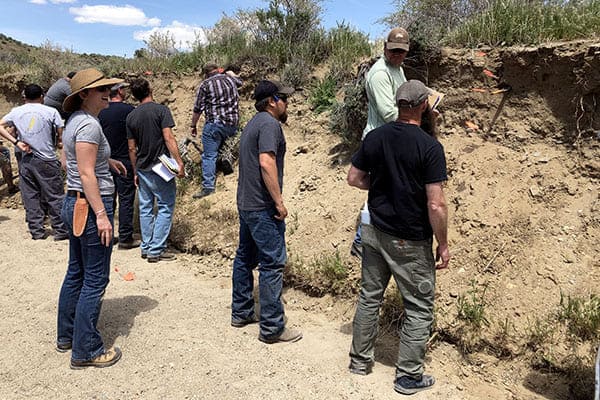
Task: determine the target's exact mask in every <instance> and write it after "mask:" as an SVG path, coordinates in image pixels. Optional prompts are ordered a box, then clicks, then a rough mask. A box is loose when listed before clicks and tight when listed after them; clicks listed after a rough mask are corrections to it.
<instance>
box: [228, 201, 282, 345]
mask: <svg viewBox="0 0 600 400" xmlns="http://www.w3.org/2000/svg"><path fill="white" fill-rule="evenodd" d="M239 214H240V245H239V247H238V249H237V253H236V255H235V260H234V262H233V275H232V281H233V294H232V302H231V319H232V321H244V320H248V319H250V318H252V317H253V315H254V298H253V297H252V291H253V289H254V277H253V275H252V270H253V269H254V268H255V267H256V266H257V265H258V272H259V275H258V289H259V303H260V335H261V336H262V337H264V338H267V339H269V338H274V337H278V336H279V335H281V332H283V329H284V327H285V324H284V322H283V315H284V311H283V304H282V302H281V291H282V288H283V268H284V266H285V263H286V261H287V256H286V251H285V222H283V221H279V220H276V219H275V218H274V217H273V216H274V215H275V214H276V211H275V209H268V210H261V211H243V210H239Z"/></svg>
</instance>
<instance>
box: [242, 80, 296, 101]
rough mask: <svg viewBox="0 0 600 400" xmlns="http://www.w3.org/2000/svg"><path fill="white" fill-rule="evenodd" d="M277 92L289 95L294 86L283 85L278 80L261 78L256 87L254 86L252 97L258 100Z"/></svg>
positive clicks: (292, 91)
mask: <svg viewBox="0 0 600 400" xmlns="http://www.w3.org/2000/svg"><path fill="white" fill-rule="evenodd" d="M279 93H281V94H285V95H290V94H292V93H294V88H293V87H290V86H284V85H283V83H281V82H279V81H267V80H262V81H260V82H258V84H257V85H256V88H254V94H253V95H252V98H253V99H254V100H255V101H257V102H258V101H261V100H263V99H266V98H267V97H271V96H273V95H275V94H279Z"/></svg>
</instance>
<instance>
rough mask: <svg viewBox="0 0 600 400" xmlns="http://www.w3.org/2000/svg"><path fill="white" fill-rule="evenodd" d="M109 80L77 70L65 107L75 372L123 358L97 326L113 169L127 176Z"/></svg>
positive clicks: (66, 344) (69, 324)
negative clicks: (113, 134)
mask: <svg viewBox="0 0 600 400" xmlns="http://www.w3.org/2000/svg"><path fill="white" fill-rule="evenodd" d="M122 81H123V80H122V79H115V78H112V79H109V78H106V77H104V75H103V74H102V73H101V72H100V71H98V70H96V69H94V68H89V69H85V70H82V71H79V72H77V74H75V76H73V78H72V79H71V82H70V83H71V95H69V96H68V97H67V98H66V99H65V101H64V103H63V109H64V110H65V111H66V112H72V113H73V114H72V115H71V117H70V119H69V121H68V123H67V126H66V128H65V131H64V133H63V154H62V163H63V167H64V168H65V169H66V171H67V189H68V191H67V195H66V196H65V201H64V204H63V208H62V219H63V221H64V222H65V224H66V225H67V227H68V229H69V265H68V269H67V274H66V276H65V279H64V282H63V285H62V288H61V291H60V297H59V300H58V332H57V333H58V335H57V350H58V351H60V352H66V351H68V350H69V349H72V353H71V368H73V369H80V368H85V367H109V366H111V365H113V364H115V363H116V362H117V361H119V359H120V358H121V350H120V349H119V348H118V347H113V348H110V349H105V348H104V344H103V342H102V337H101V336H100V333H99V332H98V328H97V327H96V325H97V323H98V316H99V314H100V308H101V306H102V297H103V295H104V290H105V288H106V286H107V285H108V277H109V272H110V255H111V252H112V241H113V193H114V183H113V180H112V176H111V173H110V171H109V168H112V169H113V170H115V171H118V172H119V173H123V174H126V173H127V172H126V170H125V167H124V166H123V164H122V163H121V162H119V161H115V160H112V159H110V158H109V157H110V146H109V144H108V141H107V140H106V137H105V136H104V134H103V133H102V128H101V126H100V122H99V121H98V118H97V117H98V114H99V113H100V111H101V110H102V109H104V108H106V107H108V95H109V91H110V88H111V87H112V86H113V85H114V84H116V83H120V82H122Z"/></svg>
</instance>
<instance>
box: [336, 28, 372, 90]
mask: <svg viewBox="0 0 600 400" xmlns="http://www.w3.org/2000/svg"><path fill="white" fill-rule="evenodd" d="M327 38H328V43H329V45H328V47H329V48H330V50H329V51H330V53H331V54H330V56H329V64H330V76H331V77H332V78H333V79H334V81H335V82H336V84H337V85H338V86H340V84H341V83H343V82H345V81H348V80H349V79H351V78H352V75H353V71H352V69H353V68H354V65H355V63H356V62H357V61H358V60H360V59H361V58H364V57H368V56H370V55H371V46H370V44H369V38H368V36H367V35H365V34H364V33H362V32H359V31H357V30H356V29H353V28H352V27H351V26H350V25H348V24H346V23H344V22H342V23H338V24H337V26H336V27H335V28H332V29H331V30H330V31H329V32H328V34H327Z"/></svg>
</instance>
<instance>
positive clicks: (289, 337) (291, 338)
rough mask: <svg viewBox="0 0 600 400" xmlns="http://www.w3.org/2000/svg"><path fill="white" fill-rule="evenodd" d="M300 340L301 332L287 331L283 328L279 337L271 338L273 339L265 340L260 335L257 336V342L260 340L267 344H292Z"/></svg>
mask: <svg viewBox="0 0 600 400" xmlns="http://www.w3.org/2000/svg"><path fill="white" fill-rule="evenodd" d="M300 339H302V332H300V331H299V330H296V329H288V328H283V332H281V335H279V336H276V337H273V338H266V337H263V336H261V335H258V340H260V341H261V342H263V343H267V344H273V343H280V342H281V343H283V342H290V343H294V342H297V341H298V340H300Z"/></svg>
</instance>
